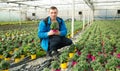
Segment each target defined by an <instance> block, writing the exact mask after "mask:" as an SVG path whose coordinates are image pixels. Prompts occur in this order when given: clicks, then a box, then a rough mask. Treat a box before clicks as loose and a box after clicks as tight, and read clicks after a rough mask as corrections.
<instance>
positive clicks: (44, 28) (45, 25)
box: [38, 6, 72, 56]
mask: <svg viewBox="0 0 120 71" xmlns="http://www.w3.org/2000/svg"><path fill="white" fill-rule="evenodd" d="M57 14H58V9H57V8H56V7H55V6H52V7H50V9H49V16H48V17H47V18H46V19H44V20H41V21H40V23H39V26H38V37H39V38H40V39H41V47H42V48H43V49H44V50H45V51H46V52H47V55H49V56H52V54H51V53H52V51H54V54H57V53H58V51H57V50H58V49H60V48H62V47H64V46H68V45H71V44H72V40H71V39H68V38H66V37H65V36H66V34H67V28H66V26H65V22H64V21H63V19H61V18H59V17H57ZM53 22H57V23H58V24H59V29H58V30H56V31H55V32H54V31H53V30H52V29H51V28H50V26H51V24H52V23H53Z"/></svg>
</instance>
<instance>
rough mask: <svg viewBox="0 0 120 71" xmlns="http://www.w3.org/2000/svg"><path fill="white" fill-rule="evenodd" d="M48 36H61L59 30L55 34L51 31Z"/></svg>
mask: <svg viewBox="0 0 120 71" xmlns="http://www.w3.org/2000/svg"><path fill="white" fill-rule="evenodd" d="M48 35H49V36H51V35H60V31H59V30H56V31H55V32H54V31H53V30H50V31H49V32H48Z"/></svg>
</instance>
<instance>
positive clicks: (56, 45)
mask: <svg viewBox="0 0 120 71" xmlns="http://www.w3.org/2000/svg"><path fill="white" fill-rule="evenodd" d="M72 43H73V42H72V40H71V39H69V38H66V37H63V36H50V37H49V47H48V51H50V52H52V51H57V50H58V49H60V48H62V47H64V46H68V45H71V44H72Z"/></svg>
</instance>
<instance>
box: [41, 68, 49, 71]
mask: <svg viewBox="0 0 120 71" xmlns="http://www.w3.org/2000/svg"><path fill="white" fill-rule="evenodd" d="M42 71H50V69H49V68H44V69H43V70H42Z"/></svg>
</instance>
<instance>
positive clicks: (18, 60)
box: [13, 50, 21, 63]
mask: <svg viewBox="0 0 120 71" xmlns="http://www.w3.org/2000/svg"><path fill="white" fill-rule="evenodd" d="M13 57H14V59H15V63H18V62H20V58H21V56H20V51H19V50H16V51H14V53H13Z"/></svg>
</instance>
